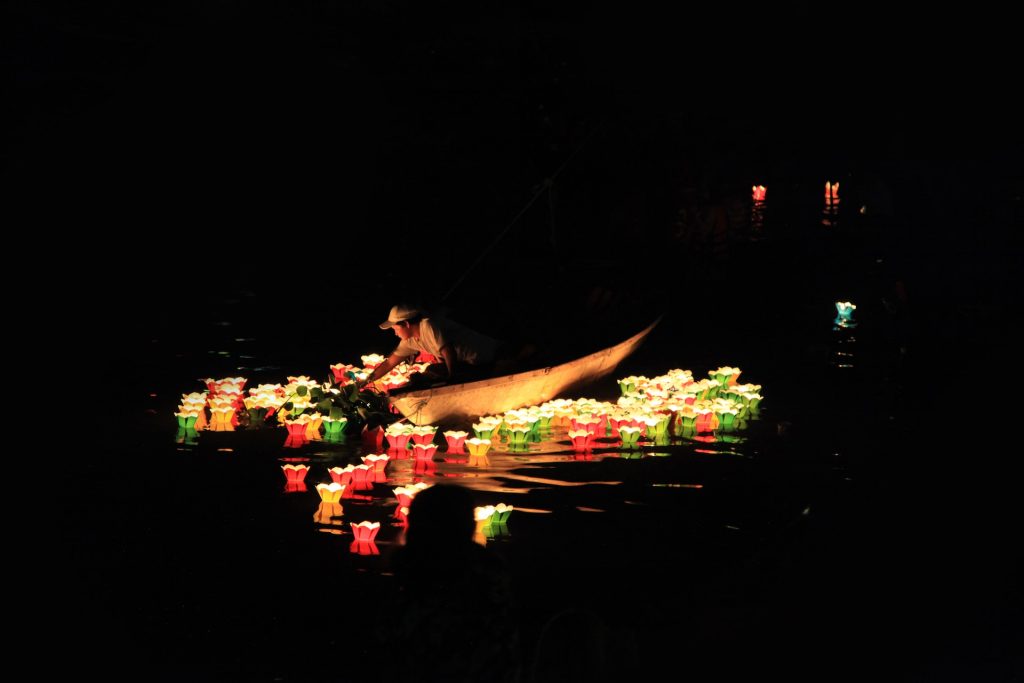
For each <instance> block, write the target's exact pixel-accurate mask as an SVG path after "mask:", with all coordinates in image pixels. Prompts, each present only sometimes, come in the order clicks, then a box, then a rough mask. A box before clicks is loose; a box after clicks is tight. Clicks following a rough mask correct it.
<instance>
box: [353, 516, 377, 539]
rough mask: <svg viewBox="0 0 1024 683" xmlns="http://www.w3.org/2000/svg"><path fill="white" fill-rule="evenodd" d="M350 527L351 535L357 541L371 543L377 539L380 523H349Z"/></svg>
mask: <svg viewBox="0 0 1024 683" xmlns="http://www.w3.org/2000/svg"><path fill="white" fill-rule="evenodd" d="M350 525H351V527H352V535H353V536H355V538H356V540H357V541H365V542H367V543H369V542H371V541H373V539H375V538H376V537H377V532H378V531H380V522H366V521H363V522H359V524H356V523H354V522H351V523H350Z"/></svg>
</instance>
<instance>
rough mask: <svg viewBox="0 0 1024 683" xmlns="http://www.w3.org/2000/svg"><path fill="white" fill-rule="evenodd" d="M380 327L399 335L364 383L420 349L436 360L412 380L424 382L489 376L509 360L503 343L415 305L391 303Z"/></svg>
mask: <svg viewBox="0 0 1024 683" xmlns="http://www.w3.org/2000/svg"><path fill="white" fill-rule="evenodd" d="M380 328H381V329H382V330H388V329H390V330H393V331H394V333H395V336H397V337H398V339H399V342H398V346H397V347H395V350H394V351H392V352H391V355H390V356H388V358H387V359H386V360H385V361H384V362H383V363H381V364H380V365H378V366H377V367H376V368H374V369H373V372H371V373H370V375H369V377H367V378H366V380H364V383H369V382H374V381H376V380H378V379H380V378H381V377H383V376H384V375H386V374H387V373H389V372H391V369H392V368H394V367H395V366H396V365H398V364H399V363H401V362H402V361H407V360H411V359H413V358H415V357H416V356H417V355H419V354H420V353H427V354H430V355H432V356H434V357H435V358H437V359H438V360H439V361H440V362H439V363H437V364H435V365H434V366H432V367H431V368H430V369H429V370H428V371H427V372H426V373H423V374H424V378H423V379H420V380H418V381H417V382H415V384H419V385H423V384H426V385H428V386H429V385H434V384H440V383H445V384H451V383H456V382H471V381H473V380H477V379H482V378H484V377H492V376H495V375H497V374H500V373H502V372H503V371H504V369H505V368H506V367H508V365H509V362H510V360H509V358H508V356H509V353H508V351H509V346H508V345H507V344H505V343H503V342H500V341H498V340H497V339H494V338H492V337H488V336H487V335H485V334H481V333H480V332H477V331H475V330H471V329H469V328H468V327H466V326H465V325H460V324H459V323H457V322H454V321H452V320H448V319H447V318H443V317H437V316H430V315H428V314H427V313H426V312H425V311H423V310H422V309H420V308H417V307H415V306H409V305H403V304H399V305H396V306H392V307H391V313H390V314H389V315H388V319H387V320H385V321H384V322H382V323H381V324H380ZM416 377H419V376H416ZM403 388H405V387H403ZM409 388H415V387H409Z"/></svg>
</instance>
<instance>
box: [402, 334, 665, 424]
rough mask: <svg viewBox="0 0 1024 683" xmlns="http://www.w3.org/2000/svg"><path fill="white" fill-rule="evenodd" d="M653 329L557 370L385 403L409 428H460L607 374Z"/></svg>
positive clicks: (426, 391) (426, 392)
mask: <svg viewBox="0 0 1024 683" xmlns="http://www.w3.org/2000/svg"><path fill="white" fill-rule="evenodd" d="M659 320H660V318H659ZM657 324H658V321H657V320H655V321H654V322H653V323H651V324H650V325H648V326H647V327H646V328H645V329H643V330H641V331H640V332H638V333H637V334H635V335H633V336H632V337H630V338H629V339H627V340H625V341H623V342H621V343H619V344H616V345H615V346H610V347H608V348H606V349H602V350H600V351H597V352H596V353H592V354H590V355H587V356H584V357H582V358H577V359H576V360H572V361H569V362H567V363H562V364H561V365H554V366H551V367H548V368H540V369H537V370H530V371H528V372H522V373H517V374H513V375H504V376H501V377H492V378H489V379H483V380H479V381H476V382H467V383H465V384H452V385H445V386H441V387H435V388H431V389H422V390H420V391H411V392H408V393H404V394H399V395H398V396H393V397H391V399H390V400H391V404H392V405H393V406H395V408H396V409H397V410H398V411H399V412H400V413H401V414H402V415H403V416H405V417H406V418H407V419H408V420H409V422H412V423H413V424H416V425H437V424H451V423H457V422H458V423H465V422H466V421H467V420H471V419H474V418H477V417H480V416H481V415H494V414H497V413H503V412H505V411H506V410H512V409H514V408H522V407H525V406H530V405H536V404H538V403H543V402H544V401H549V400H551V399H553V398H557V397H559V396H562V395H564V394H566V393H568V392H570V391H572V390H573V389H576V388H578V387H581V386H584V385H586V384H589V383H590V382H593V381H594V380H597V379H600V378H602V377H605V376H606V375H608V374H609V373H611V372H612V371H613V370H615V368H616V367H617V366H618V365H619V363H621V362H622V361H623V360H624V359H625V358H627V357H628V356H629V355H630V354H631V353H633V352H634V351H635V350H636V349H637V347H639V346H640V344H641V343H643V341H644V339H646V338H647V335H648V334H650V332H651V330H653V329H654V327H655V326H656V325H657Z"/></svg>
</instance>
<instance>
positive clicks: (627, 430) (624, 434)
mask: <svg viewBox="0 0 1024 683" xmlns="http://www.w3.org/2000/svg"><path fill="white" fill-rule="evenodd" d="M619 438H620V439H621V440H622V445H623V447H625V448H636V447H637V442H638V441H639V440H640V428H639V427H628V426H626V427H620V428H619Z"/></svg>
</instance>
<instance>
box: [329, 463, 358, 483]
mask: <svg viewBox="0 0 1024 683" xmlns="http://www.w3.org/2000/svg"><path fill="white" fill-rule="evenodd" d="M351 468H352V466H351V465H349V466H348V467H332V468H331V469H329V470H327V474H329V475H331V481H333V482H334V483H335V484H341V485H342V486H348V485H349V484H350V483H351V482H352V469H351Z"/></svg>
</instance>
